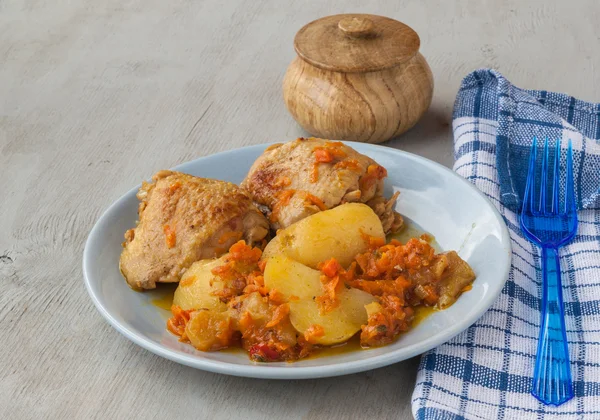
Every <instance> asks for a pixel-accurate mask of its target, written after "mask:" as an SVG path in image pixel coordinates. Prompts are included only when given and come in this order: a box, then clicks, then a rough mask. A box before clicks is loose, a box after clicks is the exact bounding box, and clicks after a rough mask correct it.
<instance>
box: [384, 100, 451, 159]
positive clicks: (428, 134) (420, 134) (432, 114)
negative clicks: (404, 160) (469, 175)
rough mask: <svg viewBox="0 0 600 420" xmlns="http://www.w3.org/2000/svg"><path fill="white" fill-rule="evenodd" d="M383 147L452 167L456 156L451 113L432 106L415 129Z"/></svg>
mask: <svg viewBox="0 0 600 420" xmlns="http://www.w3.org/2000/svg"><path fill="white" fill-rule="evenodd" d="M382 145H383V146H389V147H393V148H395V149H400V150H404V151H407V152H410V153H415V154H417V155H420V156H423V157H426V158H428V159H431V160H433V161H436V162H439V163H441V164H442V165H444V166H447V167H452V164H453V163H454V154H453V147H452V146H453V142H452V116H451V111H450V110H447V109H444V108H441V107H439V106H436V105H432V106H431V108H429V110H428V111H427V112H426V113H425V115H423V118H421V120H420V121H419V122H418V123H417V124H416V125H415V126H414V127H413V128H411V129H410V130H409V131H407V132H406V133H404V134H402V135H401V136H399V137H396V138H394V139H392V140H390V141H388V142H386V143H382Z"/></svg>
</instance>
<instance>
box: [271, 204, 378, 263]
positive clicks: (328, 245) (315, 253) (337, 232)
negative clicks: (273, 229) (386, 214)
mask: <svg viewBox="0 0 600 420" xmlns="http://www.w3.org/2000/svg"><path fill="white" fill-rule="evenodd" d="M363 234H367V235H370V236H375V237H378V238H385V235H384V232H383V227H382V226H381V221H380V220H379V218H378V217H377V215H376V214H375V212H373V210H372V209H371V208H370V207H369V206H367V205H366V204H360V203H347V204H342V205H341V206H338V207H335V208H333V209H331V210H325V211H322V212H319V213H316V214H313V215H312V216H309V217H307V218H305V219H302V220H300V221H299V222H296V223H294V224H293V225H291V226H288V227H287V228H286V229H283V230H282V231H280V232H279V233H278V234H277V236H276V237H275V238H274V239H273V240H272V241H271V242H269V244H268V245H267V247H266V248H265V251H264V253H263V258H269V257H272V256H275V255H286V256H288V257H290V258H291V259H293V260H296V261H298V262H300V263H302V264H305V265H308V266H309V267H312V268H317V265H318V264H319V263H320V262H323V261H326V260H328V259H330V258H336V259H337V260H338V262H339V263H340V264H341V265H342V266H344V267H347V266H348V265H349V264H350V263H351V262H352V260H353V259H354V256H355V255H356V254H359V253H362V252H365V251H366V250H367V244H366V243H365V241H364V239H363Z"/></svg>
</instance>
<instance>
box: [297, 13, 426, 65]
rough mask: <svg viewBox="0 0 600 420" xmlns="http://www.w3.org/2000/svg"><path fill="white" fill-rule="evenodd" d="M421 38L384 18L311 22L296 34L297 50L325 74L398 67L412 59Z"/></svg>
mask: <svg viewBox="0 0 600 420" xmlns="http://www.w3.org/2000/svg"><path fill="white" fill-rule="evenodd" d="M420 43H421V41H420V39H419V35H417V33H416V32H415V31H414V30H413V29H412V28H410V27H409V26H407V25H405V24H404V23H402V22H398V21H397V20H394V19H390V18H387V17H384V16H377V15H366V14H343V15H333V16H327V17H324V18H321V19H317V20H315V21H313V22H310V23H309V24H307V25H306V26H304V27H303V28H302V29H300V30H299V31H298V33H297V34H296V38H295V39H294V48H295V49H296V53H298V55H299V56H300V57H301V58H302V59H303V60H304V61H306V62H308V63H310V64H312V65H313V66H316V67H319V68H321V69H323V70H329V71H338V72H344V73H355V72H369V71H377V70H383V69H386V68H389V67H394V66H397V65H398V64H401V63H403V62H404V61H406V60H408V59H410V58H412V57H413V56H414V55H415V54H416V53H417V51H419V46H420Z"/></svg>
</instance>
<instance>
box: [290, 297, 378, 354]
mask: <svg viewBox="0 0 600 420" xmlns="http://www.w3.org/2000/svg"><path fill="white" fill-rule="evenodd" d="M338 296H339V299H340V304H339V306H338V307H336V308H334V309H333V310H331V311H329V312H326V313H325V314H323V315H321V313H320V310H319V305H318V304H317V303H316V302H315V301H314V300H312V299H309V300H306V299H303V300H298V301H292V302H290V321H291V322H292V325H293V326H294V328H296V330H297V331H298V332H299V333H301V334H304V333H305V332H306V331H307V330H308V329H309V328H310V327H311V326H312V325H320V326H321V327H322V328H323V332H324V334H323V335H322V336H321V337H315V338H314V342H315V343H316V344H323V345H331V344H337V343H343V342H344V341H347V340H348V339H350V337H352V336H353V335H354V334H356V333H357V332H358V331H359V330H360V327H361V326H362V325H365V324H366V323H367V311H366V310H365V305H368V304H369V303H371V302H373V301H375V298H374V297H373V296H371V295H370V294H369V293H366V292H363V291H362V290H358V289H344V290H342V291H341V292H340V293H339V294H338Z"/></svg>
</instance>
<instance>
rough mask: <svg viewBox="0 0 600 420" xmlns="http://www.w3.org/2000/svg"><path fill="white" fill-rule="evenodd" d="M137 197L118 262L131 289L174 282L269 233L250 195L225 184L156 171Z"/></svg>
mask: <svg viewBox="0 0 600 420" xmlns="http://www.w3.org/2000/svg"><path fill="white" fill-rule="evenodd" d="M137 197H138V199H139V200H140V205H139V209H138V216H139V223H138V225H137V227H135V228H134V229H130V230H128V231H127V232H126V233H125V242H124V243H123V247H124V250H123V252H122V253H121V260H120V263H119V268H120V270H121V273H122V274H123V276H124V277H125V279H126V280H127V283H129V285H130V286H131V287H132V288H134V289H138V290H139V289H153V288H155V287H156V283H173V282H178V281H179V279H180V278H181V276H182V274H183V273H184V272H185V271H186V269H187V268H188V267H189V266H190V265H191V264H192V263H194V262H196V261H198V260H201V259H205V258H214V257H218V256H220V255H222V254H224V253H225V252H227V250H228V249H229V247H230V246H231V245H233V244H234V243H235V242H237V241H238V240H240V239H244V240H245V241H246V243H248V244H255V243H257V242H260V241H261V240H262V239H263V238H265V236H266V235H267V233H268V230H269V224H268V221H267V220H266V219H265V217H264V216H263V214H262V213H261V212H260V211H259V210H258V209H257V208H256V206H255V205H254V203H253V202H252V199H251V198H250V196H249V195H248V193H247V192H245V191H244V190H242V189H240V188H239V187H238V186H236V185H234V184H231V183H229V182H225V181H217V180H213V179H206V178H198V177H195V176H191V175H186V174H182V173H179V172H173V171H160V172H158V173H156V174H155V175H154V176H153V177H152V182H144V183H142V187H141V188H140V190H139V192H138V193H137Z"/></svg>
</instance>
